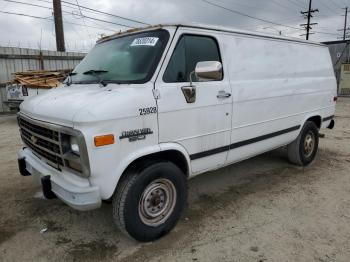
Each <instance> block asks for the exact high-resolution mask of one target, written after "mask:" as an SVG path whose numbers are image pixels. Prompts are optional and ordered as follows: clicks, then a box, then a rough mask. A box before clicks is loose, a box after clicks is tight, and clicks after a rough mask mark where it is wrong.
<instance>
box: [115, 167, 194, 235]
mask: <svg viewBox="0 0 350 262" xmlns="http://www.w3.org/2000/svg"><path fill="white" fill-rule="evenodd" d="M186 199H187V178H186V176H185V174H184V173H183V172H182V171H181V170H180V169H179V168H178V167H177V166H176V165H175V164H173V163H171V162H158V163H149V162H147V163H140V164H139V165H137V166H136V167H135V168H133V169H132V170H130V171H129V172H128V174H126V177H125V178H124V180H123V181H122V182H121V184H120V186H119V187H118V190H117V192H116V194H115V195H114V197H113V218H114V221H115V222H116V224H117V226H118V227H119V228H120V229H121V230H122V231H123V232H126V233H127V234H129V235H130V236H131V237H133V238H135V239H136V240H138V241H153V240H156V239H158V238H160V237H162V236H163V235H165V234H167V233H168V232H169V231H170V230H171V229H172V228H173V227H174V226H175V225H176V223H177V221H178V220H179V218H180V215H181V211H182V209H183V207H184V206H185V202H186Z"/></svg>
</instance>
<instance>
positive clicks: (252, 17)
mask: <svg viewBox="0 0 350 262" xmlns="http://www.w3.org/2000/svg"><path fill="white" fill-rule="evenodd" d="M201 1H203V2H205V3H207V4H209V5H212V6H215V7H218V8H222V9H224V10H226V11H229V12H231V13H235V14H238V15H241V16H244V17H248V18H251V19H254V20H258V21H261V22H265V23H269V24H273V25H278V26H282V27H286V28H291V29H295V30H298V31H300V30H304V29H301V28H298V27H294V26H289V25H284V24H281V23H278V22H273V21H269V20H266V19H263V18H259V17H255V16H252V15H249V14H246V13H243V12H240V11H237V10H234V9H230V8H227V7H225V6H221V5H219V4H216V3H213V2H209V1H207V0H201ZM314 33H318V34H324V35H338V34H336V33H329V32H322V31H314Z"/></svg>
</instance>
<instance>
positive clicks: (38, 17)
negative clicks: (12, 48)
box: [0, 11, 116, 32]
mask: <svg viewBox="0 0 350 262" xmlns="http://www.w3.org/2000/svg"><path fill="white" fill-rule="evenodd" d="M0 13H3V14H8V15H17V16H24V17H30V18H35V19H41V20H47V21H53V19H52V18H48V17H42V16H34V15H28V14H22V13H14V12H7V11H0ZM65 23H66V24H71V25H78V26H84V25H83V24H79V23H72V22H65ZM87 27H91V28H96V29H101V30H106V31H111V32H116V30H113V29H109V28H102V27H97V26H89V25H87Z"/></svg>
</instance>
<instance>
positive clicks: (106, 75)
mask: <svg viewBox="0 0 350 262" xmlns="http://www.w3.org/2000/svg"><path fill="white" fill-rule="evenodd" d="M168 39H169V33H168V31H166V30H163V29H160V30H155V31H148V32H143V33H137V34H132V35H127V36H122V37H118V38H115V39H112V40H108V41H105V42H101V43H99V44H97V45H96V46H95V47H94V48H93V49H92V50H91V51H90V52H89V53H88V54H87V55H86V57H85V58H84V59H83V60H82V61H81V62H80V63H79V65H77V67H76V68H75V69H74V70H73V72H72V73H71V76H70V78H71V79H70V82H71V83H74V84H83V83H101V82H103V83H118V84H121V83H130V84H132V83H146V82H148V81H149V80H150V79H151V77H152V75H153V73H154V71H155V69H156V67H157V64H158V62H159V60H160V58H161V56H162V54H163V51H164V49H165V46H166V44H167V42H168ZM67 81H69V80H67Z"/></svg>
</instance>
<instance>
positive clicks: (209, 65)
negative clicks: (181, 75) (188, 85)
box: [195, 61, 222, 80]
mask: <svg viewBox="0 0 350 262" xmlns="http://www.w3.org/2000/svg"><path fill="white" fill-rule="evenodd" d="M195 74H196V76H197V77H198V78H199V79H200V80H221V79H222V64H221V62H218V61H203V62H198V63H197V65H196V69H195Z"/></svg>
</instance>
